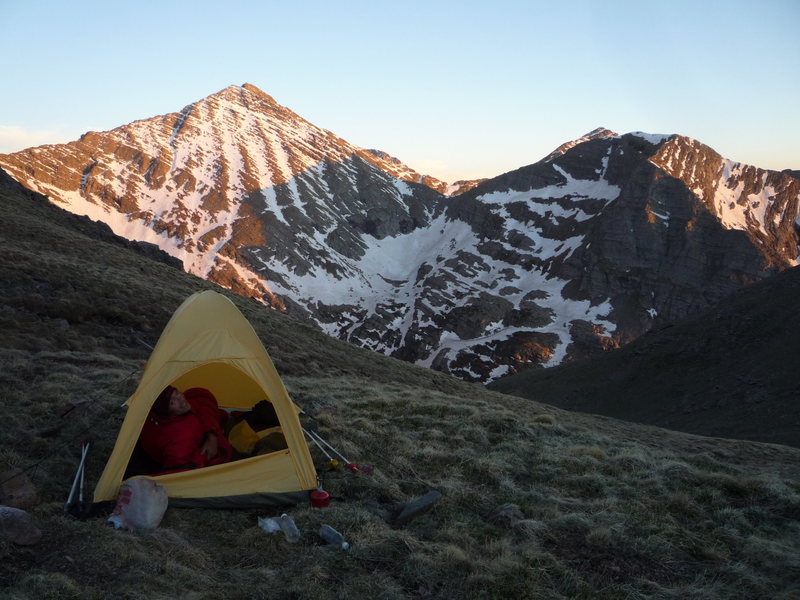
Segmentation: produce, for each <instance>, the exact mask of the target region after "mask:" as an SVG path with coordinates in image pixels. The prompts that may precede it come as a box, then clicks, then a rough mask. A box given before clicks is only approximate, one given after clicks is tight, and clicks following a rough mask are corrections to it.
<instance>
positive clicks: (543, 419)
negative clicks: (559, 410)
mask: <svg viewBox="0 0 800 600" xmlns="http://www.w3.org/2000/svg"><path fill="white" fill-rule="evenodd" d="M533 422H534V423H539V424H540V425H555V424H556V418H555V417H554V416H553V415H551V414H549V413H542V414H539V415H536V416H535V417H533Z"/></svg>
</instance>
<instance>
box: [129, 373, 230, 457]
mask: <svg viewBox="0 0 800 600" xmlns="http://www.w3.org/2000/svg"><path fill="white" fill-rule="evenodd" d="M183 395H184V396H185V397H186V400H187V401H188V402H189V405H190V406H191V407H192V409H191V411H189V412H188V413H186V414H183V415H176V416H169V417H159V416H157V415H154V414H153V413H152V412H151V413H150V414H149V415H148V416H147V420H146V421H145V423H144V426H143V427H142V433H141V434H140V436H139V442H140V443H141V445H142V449H144V451H145V453H147V455H148V456H149V457H150V458H151V459H152V460H154V461H155V462H156V463H158V464H159V465H161V466H162V467H163V470H164V471H170V472H174V471H185V470H187V469H197V468H199V467H207V466H209V465H217V464H220V463H224V462H228V461H229V460H230V459H231V456H232V455H233V449H232V447H231V445H230V443H229V442H228V440H227V438H226V437H225V434H224V433H223V431H222V418H221V417H222V414H224V411H221V410H220V409H219V406H218V405H217V400H216V398H214V395H213V394H212V393H211V392H210V391H208V390H206V389H204V388H191V389H189V390H186V391H185V392H184V393H183ZM208 433H214V434H215V435H216V436H217V446H218V450H217V455H216V456H213V457H211V458H210V459H209V458H206V457H205V456H203V455H202V454H201V453H200V447H201V446H202V445H203V442H204V441H205V439H206V435H207V434H208Z"/></svg>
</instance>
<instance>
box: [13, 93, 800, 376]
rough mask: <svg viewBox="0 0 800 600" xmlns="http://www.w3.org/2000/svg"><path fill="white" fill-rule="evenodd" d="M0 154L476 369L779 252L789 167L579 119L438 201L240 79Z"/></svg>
mask: <svg viewBox="0 0 800 600" xmlns="http://www.w3.org/2000/svg"><path fill="white" fill-rule="evenodd" d="M0 166H2V167H3V168H5V169H6V170H7V171H8V172H9V173H11V174H12V176H13V177H14V178H15V179H17V180H18V181H20V182H22V183H24V184H25V185H26V186H28V187H30V188H32V189H34V190H36V191H38V192H41V193H44V194H47V195H48V196H49V197H50V198H51V199H52V200H53V201H54V202H57V203H59V204H61V205H62V206H64V207H65V208H67V209H68V210H71V211H73V212H76V213H81V214H88V215H89V216H90V217H92V218H94V219H100V220H103V221H104V222H106V223H108V224H109V226H110V227H111V228H112V229H113V230H114V232H115V233H116V234H118V235H122V236H124V237H126V238H129V239H137V240H142V241H147V242H152V243H156V244H158V245H159V246H160V247H161V248H162V249H163V250H165V251H167V252H169V253H170V254H172V255H173V256H175V257H177V258H179V259H181V260H182V261H183V263H184V265H185V266H186V269H187V270H188V271H190V272H192V273H194V274H197V275H200V276H202V277H205V278H207V279H209V280H211V281H214V282H216V283H218V284H220V285H223V286H225V287H228V288H230V289H232V290H234V291H236V292H238V293H240V294H243V295H248V296H252V297H255V298H258V299H260V300H262V301H264V302H265V303H268V304H270V305H272V306H274V307H276V308H278V309H280V310H285V311H287V312H289V313H291V314H294V315H295V316H297V317H299V318H303V319H307V320H309V321H311V322H314V323H316V324H317V325H318V326H319V327H320V328H322V329H323V330H324V331H326V332H327V333H328V334H330V335H332V336H336V337H339V338H342V339H346V340H349V341H351V342H353V343H356V344H359V345H361V346H364V347H367V348H371V349H373V350H376V351H379V352H383V353H385V354H390V355H393V356H397V357H399V358H403V359H406V360H409V361H413V362H416V363H418V364H422V365H424V366H430V367H433V368H436V369H440V370H443V371H448V372H451V373H453V374H455V375H457V376H459V377H461V378H463V379H465V380H468V381H476V382H486V381H490V380H493V379H496V378H498V377H501V376H503V375H506V374H509V373H515V372H519V371H521V370H524V369H526V368H529V367H531V366H536V365H555V364H558V363H560V362H562V361H564V360H568V359H571V358H576V357H581V356H586V355H589V354H592V353H596V352H600V351H602V350H604V349H608V348H612V347H616V346H619V345H621V344H624V343H627V342H628V341H630V340H632V339H635V338H636V337H637V336H639V335H641V333H643V332H645V331H647V330H648V329H650V328H652V327H653V326H654V325H658V324H660V323H664V322H667V321H671V320H674V319H676V318H680V317H682V316H684V315H686V314H689V313H691V312H693V311H696V310H698V309H700V308H704V307H705V306H708V305H709V304H710V303H713V302H716V301H718V300H719V299H721V298H723V297H724V296H726V295H727V294H729V293H730V292H732V291H733V290H735V289H738V288H739V287H741V286H743V285H746V284H748V283H751V282H753V281H757V280H759V279H762V278H764V277H766V276H768V275H770V274H772V273H774V272H777V271H779V270H782V269H785V268H787V267H789V266H793V265H795V264H796V258H797V253H798V249H797V242H798V238H797V235H798V234H797V230H798V227H797V215H798V198H800V187H798V186H800V181H798V180H797V179H795V178H794V177H792V176H791V175H789V174H785V173H778V172H775V171H765V170H762V169H757V168H755V167H748V166H745V165H740V164H737V163H732V162H731V161H727V160H725V159H724V158H722V157H720V156H719V155H718V154H717V153H715V152H714V151H713V150H711V149H710V148H708V147H707V146H704V145H702V144H700V143H699V142H697V141H695V140H691V139H690V138H686V137H682V136H678V135H670V136H661V135H650V134H644V133H632V134H626V135H618V134H616V133H614V132H611V131H608V130H605V129H598V130H595V131H593V132H591V133H589V134H587V136H584V137H583V138H581V139H580V140H576V141H574V142H569V143H567V144H564V145H562V146H561V147H560V148H558V149H557V150H556V151H554V152H553V153H552V154H550V155H549V156H548V157H546V158H545V159H543V160H541V161H539V162H537V163H535V164H532V165H529V166H527V167H523V168H521V169H518V170H516V171H512V172H509V173H506V174H503V175H501V176H499V177H496V178H494V179H490V180H487V181H482V182H469V183H468V185H467V186H465V187H468V188H469V189H468V191H466V192H463V193H461V194H459V195H457V196H448V195H445V194H444V193H442V191H447V190H448V186H447V184H445V183H444V182H440V181H438V180H435V179H434V178H430V177H426V176H424V175H421V174H419V173H417V172H415V171H413V169H410V168H409V167H406V166H405V165H403V164H402V163H401V162H400V161H399V160H397V159H395V158H393V157H391V156H389V155H388V154H386V153H384V152H381V151H377V150H364V149H361V148H358V147H356V146H353V145H352V144H349V143H347V142H346V141H344V140H342V139H340V138H338V137H336V136H335V135H334V134H332V133H331V132H328V131H326V130H323V129H320V128H318V127H316V126H314V125H312V124H310V123H308V122H307V121H305V120H304V119H302V118H301V117H299V116H298V115H296V114H295V113H293V112H292V111H290V110H289V109H287V108H285V107H282V106H280V105H279V104H278V103H276V102H275V101H274V99H272V98H271V97H270V96H268V95H267V94H265V93H263V92H261V91H260V90H258V89H256V88H254V87H253V86H250V85H244V86H242V87H239V86H231V87H229V88H226V89H224V90H222V91H220V92H219V93H217V94H214V95H212V96H209V97H208V98H205V99H203V100H201V101H199V102H196V103H194V104H191V105H189V106H187V107H186V108H184V109H183V110H182V111H180V112H178V113H172V114H169V115H164V116H160V117H155V118H152V119H147V120H144V121H137V122H134V123H131V124H130V125H125V126H123V127H120V128H118V129H115V130H113V131H109V132H103V133H95V132H91V133H88V134H86V135H84V136H83V137H82V138H81V139H80V140H78V141H76V142H72V143H70V144H64V145H59V146H43V147H39V148H32V149H29V150H25V151H22V152H18V153H15V154H11V155H0ZM451 189H452V188H451Z"/></svg>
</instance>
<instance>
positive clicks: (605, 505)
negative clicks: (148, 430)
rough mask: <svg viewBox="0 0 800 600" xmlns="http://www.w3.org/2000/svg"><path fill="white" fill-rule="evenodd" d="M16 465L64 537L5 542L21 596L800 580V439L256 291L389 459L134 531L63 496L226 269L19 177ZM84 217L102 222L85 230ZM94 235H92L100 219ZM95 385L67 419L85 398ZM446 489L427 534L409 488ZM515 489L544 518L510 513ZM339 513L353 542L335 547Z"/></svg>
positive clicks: (8, 394) (670, 591) (15, 209)
mask: <svg viewBox="0 0 800 600" xmlns="http://www.w3.org/2000/svg"><path fill="white" fill-rule="evenodd" d="M0 210H1V211H2V215H3V218H2V220H1V221H0V249H2V252H1V253H0V283H2V285H0V361H2V364H3V369H2V371H0V380H1V381H0V383H2V388H1V389H2V407H3V416H4V427H3V428H2V429H0V471H3V470H5V469H7V468H10V467H23V468H28V467H31V468H30V469H29V471H28V473H29V475H30V477H31V479H32V480H33V481H34V482H35V484H36V485H37V486H38V488H39V491H40V494H41V502H40V504H38V505H37V506H36V507H34V508H32V509H30V512H31V514H32V515H33V516H34V518H35V519H36V521H37V522H38V524H39V525H40V527H41V528H42V530H43V532H44V537H43V540H42V542H41V543H39V544H38V545H36V546H33V547H29V548H23V547H17V546H13V545H11V544H9V543H8V542H0V589H2V596H3V597H8V598H107V597H116V598H140V597H147V598H171V597H185V598H198V599H199V598H219V597H224V598H334V597H350V598H376V597H381V598H473V597H474V598H478V597H484V598H525V597H536V598H642V597H659V598H686V597H692V598H720V597H726V598H738V597H740V598H755V597H770V598H781V597H783V598H790V597H795V596H796V595H797V594H798V593H800V588H799V587H798V584H797V581H798V577H797V572H798V571H797V570H798V566H799V565H798V560H797V556H800V525H798V519H799V518H800V460H799V459H800V450H797V449H793V448H789V447H786V446H775V445H768V444H759V443H753V442H741V441H732V440H718V439H710V438H701V437H696V436H692V435H687V434H680V433H674V432H669V431H666V430H661V429H656V428H651V427H646V426H640V425H634V424H630V423H626V422H622V421H616V420H613V419H609V418H602V417H591V416H587V415H582V414H579V413H570V412H566V411H561V410H559V409H557V408H553V407H549V406H546V405H542V404H538V403H536V402H532V401H528V400H523V399H520V398H515V397H512V396H504V395H501V394H497V393H492V392H488V391H485V390H483V389H481V388H479V387H476V386H470V385H467V384H464V383H461V382H458V381H456V380H454V379H451V378H449V377H446V376H444V375H441V374H438V373H434V372H431V371H427V370H424V369H420V368H417V367H414V366H411V365H408V364H405V363H401V362H398V361H394V360H392V359H388V358H385V357H381V356H378V355H374V354H371V353H369V352H365V351H362V350H358V349H356V348H353V347H351V346H349V345H347V344H343V343H340V342H337V341H335V340H331V339H328V338H326V337H324V336H322V335H321V334H320V333H318V332H316V331H314V330H313V329H311V328H309V327H306V326H303V325H300V324H297V323H295V322H292V321H291V320H289V319H288V318H286V317H284V316H283V315H280V314H276V313H274V312H272V311H270V310H267V309H264V308H263V307H261V306H259V305H257V304H255V303H254V302H252V301H249V300H245V299H241V298H235V301H236V303H237V305H239V307H240V308H241V309H242V311H243V312H244V313H245V315H246V316H247V317H248V318H249V319H250V320H251V322H252V323H253V325H254V327H255V328H256V330H257V331H258V333H259V335H260V336H261V338H262V340H263V341H264V342H265V345H266V346H267V348H268V350H269V352H270V354H271V355H272V357H273V359H274V360H275V362H276V365H277V367H278V369H279V371H281V373H282V374H283V375H284V376H285V377H286V383H287V386H288V388H289V390H290V392H291V394H292V395H293V397H294V398H295V400H296V401H297V402H298V403H299V404H300V405H302V406H305V407H306V408H308V409H309V410H310V411H313V412H314V413H315V414H316V415H317V419H318V422H319V428H320V432H321V433H323V435H324V436H325V437H326V438H327V439H329V440H330V441H332V442H333V443H335V444H336V445H337V446H338V447H339V448H340V449H341V450H342V451H343V452H344V453H345V454H346V455H347V456H348V457H350V458H352V459H354V460H356V461H357V462H360V463H366V464H372V465H374V466H375V471H374V472H373V473H371V474H369V475H353V474H350V473H337V472H326V471H325V470H324V468H323V464H324V460H323V458H322V457H321V456H317V458H318V459H319V465H320V473H321V475H322V478H323V483H324V484H325V487H326V488H327V489H328V490H329V491H330V492H331V493H332V494H333V496H334V498H335V500H334V502H333V504H332V507H331V508H330V509H328V510H325V511H319V510H314V509H311V508H309V507H306V506H301V507H296V508H295V509H293V510H292V514H294V515H295V517H296V519H297V522H298V525H299V526H300V528H301V530H302V531H303V533H304V537H303V540H302V542H301V543H300V544H297V545H295V546H289V545H287V544H286V543H285V541H284V540H283V539H282V538H281V537H280V536H275V535H267V534H265V533H264V532H262V531H261V530H260V529H258V528H257V526H256V518H257V516H266V514H268V513H265V512H263V511H237V512H223V511H209V510H177V509H170V510H168V511H167V514H166V516H165V519H164V521H163V522H162V524H161V526H160V527H159V528H158V529H157V530H155V531H153V532H142V533H135V534H132V533H127V532H121V531H116V530H114V529H112V528H111V527H109V526H107V525H106V524H105V522H104V520H103V519H99V518H98V519H89V520H85V521H78V520H75V519H73V518H71V517H68V516H65V515H64V514H63V513H62V511H61V507H62V504H63V502H64V500H65V498H66V494H67V491H68V487H69V484H70V482H71V479H72V476H73V474H74V469H75V467H76V466H77V462H78V447H77V440H79V439H81V437H83V436H85V435H86V434H87V432H88V433H89V434H90V435H91V436H92V438H93V440H94V447H93V449H92V451H91V452H90V459H89V463H88V472H87V477H88V481H89V482H90V483H92V482H94V481H96V478H97V476H98V475H99V473H100V470H101V469H102V466H103V459H104V458H105V457H106V456H107V455H108V453H109V451H110V449H111V446H112V445H113V443H114V437H115V432H116V428H117V427H118V425H119V423H120V422H121V418H122V415H121V412H120V411H119V409H118V406H119V404H120V403H121V402H122V401H123V400H124V399H125V398H126V397H127V395H128V394H129V393H130V391H132V389H133V387H134V386H135V381H136V372H137V369H138V368H139V367H140V366H141V364H142V363H143V361H144V360H146V358H147V355H148V349H147V348H146V347H145V345H144V344H143V342H144V343H148V344H150V345H152V343H153V342H154V341H155V339H157V337H158V334H159V332H160V330H161V328H162V327H163V325H164V324H165V323H166V320H167V319H168V318H169V316H170V314H171V312H172V311H173V310H174V309H175V308H176V307H177V306H178V305H179V303H180V302H181V301H182V300H183V299H184V298H185V297H186V296H187V295H189V294H190V293H192V292H194V291H197V290H199V289H204V288H208V287H210V284H208V283H207V282H204V281H201V280H199V279H197V278H194V277H191V276H189V275H186V274H184V273H181V272H179V271H177V270H175V269H174V268H171V267H169V266H167V265H165V264H162V263H157V262H153V261H151V260H149V259H146V258H144V257H142V256H140V255H138V254H136V253H134V252H131V251H130V250H128V249H126V248H124V247H123V245H121V244H117V243H114V242H113V240H112V239H110V238H108V236H105V237H106V241H98V240H97V239H96V237H97V236H96V234H91V230H92V228H91V227H89V226H87V225H86V224H80V223H79V221H77V220H76V219H75V218H73V217H71V216H69V215H66V214H63V213H61V212H60V211H58V210H56V209H54V208H53V207H51V206H49V205H47V204H43V203H42V202H41V201H38V200H36V199H35V198H33V197H30V196H26V195H24V194H17V193H13V192H8V191H0ZM78 225H80V227H79V228H80V229H81V230H83V231H84V233H80V232H78V231H77V230H76V227H77V226H78ZM87 233H90V235H86V234H87ZM81 399H85V400H88V402H86V403H84V404H81V405H80V406H79V407H78V408H76V409H74V410H72V411H71V412H69V413H68V414H67V415H66V416H64V417H61V416H59V415H60V414H61V412H62V409H63V407H64V406H65V405H67V404H68V403H69V402H74V401H76V400H81ZM430 488H436V489H439V490H441V491H442V492H443V494H444V495H443V499H442V500H441V502H440V503H439V504H438V505H437V506H436V507H435V508H434V510H433V511H432V512H430V513H428V514H427V515H424V516H422V517H420V518H418V519H417V520H414V521H412V522H411V523H410V524H409V525H407V526H406V527H405V528H403V529H393V528H392V527H390V526H389V525H388V524H387V519H388V517H389V516H390V514H391V513H392V511H393V510H394V509H395V507H396V506H397V505H398V503H401V502H403V501H406V500H408V499H410V498H413V497H415V496H417V495H420V494H422V493H424V492H425V491H427V490H428V489H430ZM505 502H513V503H516V504H518V505H519V506H520V508H521V511H522V513H523V516H524V518H523V519H522V520H521V521H519V522H517V523H516V525H514V526H513V527H508V528H507V527H502V526H496V525H492V524H490V523H488V522H487V521H486V517H487V515H488V514H489V513H490V512H491V511H492V510H493V509H494V508H495V507H497V506H498V505H500V504H502V503H505ZM323 521H325V522H328V523H330V524H332V525H334V527H336V528H338V529H339V530H341V531H342V532H343V533H344V534H345V536H346V537H347V538H348V539H349V541H350V542H351V544H352V548H351V550H350V551H349V552H347V553H343V552H338V551H334V550H331V549H329V548H325V547H322V546H320V545H318V543H317V541H316V536H315V534H314V531H315V530H316V529H317V527H318V526H319V524H320V523H322V522H323Z"/></svg>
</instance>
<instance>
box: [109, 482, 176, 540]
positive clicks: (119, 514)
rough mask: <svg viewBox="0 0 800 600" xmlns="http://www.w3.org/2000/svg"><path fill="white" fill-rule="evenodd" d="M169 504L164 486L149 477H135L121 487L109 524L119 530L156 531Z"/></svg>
mask: <svg viewBox="0 0 800 600" xmlns="http://www.w3.org/2000/svg"><path fill="white" fill-rule="evenodd" d="M168 503H169V499H168V498H167V490H166V489H165V488H164V486H163V485H161V484H160V483H158V482H157V481H154V480H152V479H150V478H149V477H134V478H132V479H128V480H127V481H125V482H124V483H123V484H122V486H121V487H120V490H119V498H118V500H117V505H116V506H115V507H114V511H113V512H112V513H111V516H110V517H109V518H108V522H109V523H112V524H113V525H114V527H115V528H117V529H129V530H131V531H134V530H136V529H155V528H156V527H158V524H159V523H161V519H163V518H164V513H165V512H166V510H167V504H168Z"/></svg>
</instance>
